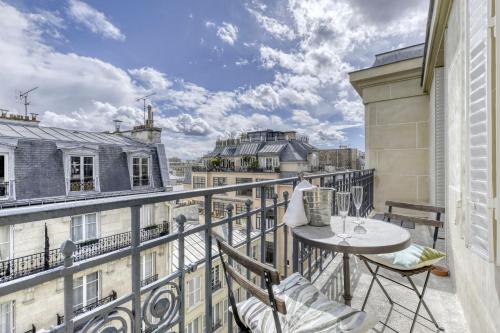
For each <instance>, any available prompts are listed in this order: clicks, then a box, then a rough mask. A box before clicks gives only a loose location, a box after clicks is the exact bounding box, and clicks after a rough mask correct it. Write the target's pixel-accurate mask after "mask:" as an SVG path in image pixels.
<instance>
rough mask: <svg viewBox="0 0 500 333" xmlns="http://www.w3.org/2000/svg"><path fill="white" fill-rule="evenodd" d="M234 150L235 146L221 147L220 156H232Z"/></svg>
mask: <svg viewBox="0 0 500 333" xmlns="http://www.w3.org/2000/svg"><path fill="white" fill-rule="evenodd" d="M235 151H236V146H226V147H224V149H222V151H221V153H220V156H233V155H234V152H235Z"/></svg>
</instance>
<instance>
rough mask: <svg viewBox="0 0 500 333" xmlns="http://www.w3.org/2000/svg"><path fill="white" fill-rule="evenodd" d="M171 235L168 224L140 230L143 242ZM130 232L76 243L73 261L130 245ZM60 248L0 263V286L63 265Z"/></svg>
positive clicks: (164, 223)
mask: <svg viewBox="0 0 500 333" xmlns="http://www.w3.org/2000/svg"><path fill="white" fill-rule="evenodd" d="M168 233H169V225H168V223H167V222H163V223H162V224H154V225H151V226H147V227H144V228H141V231H140V236H141V242H144V241H148V240H151V239H155V238H158V237H161V236H164V235H167V234H168ZM131 239H132V237H131V232H130V231H128V232H122V233H119V234H115V235H110V236H106V237H102V238H96V239H91V240H87V241H83V242H80V243H77V244H76V250H75V252H74V261H81V260H85V259H88V258H92V257H95V256H99V255H102V254H105V253H109V252H112V251H116V250H119V249H122V248H125V247H128V246H130V243H131ZM63 259H64V257H63V255H62V253H61V249H59V248H57V249H51V250H46V251H44V252H39V253H35V254H30V255H26V256H23V257H17V258H13V259H8V260H3V261H0V283H2V282H6V281H10V280H13V279H17V278H20V277H23V276H27V275H30V274H35V273H39V272H41V271H45V270H48V269H52V268H55V267H58V266H61V265H62V264H63Z"/></svg>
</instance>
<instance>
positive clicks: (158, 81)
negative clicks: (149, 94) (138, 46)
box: [128, 67, 172, 90]
mask: <svg viewBox="0 0 500 333" xmlns="http://www.w3.org/2000/svg"><path fill="white" fill-rule="evenodd" d="M128 72H129V73H130V75H132V76H133V77H134V78H136V79H137V80H139V81H141V82H142V83H145V84H146V85H147V86H148V87H149V88H150V89H153V90H155V89H159V90H163V89H166V88H168V87H170V86H171V85H172V82H170V81H169V80H168V79H167V78H166V76H165V74H164V73H161V72H159V71H157V70H156V69H154V68H151V67H142V68H136V69H129V70H128Z"/></svg>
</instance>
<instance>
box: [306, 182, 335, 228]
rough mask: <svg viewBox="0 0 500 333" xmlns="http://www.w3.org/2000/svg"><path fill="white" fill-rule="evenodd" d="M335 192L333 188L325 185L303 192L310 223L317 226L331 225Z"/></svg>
mask: <svg viewBox="0 0 500 333" xmlns="http://www.w3.org/2000/svg"><path fill="white" fill-rule="evenodd" d="M334 192H335V190H334V189H333V188H325V187H316V188H312V189H308V190H304V191H303V192H302V193H303V200H304V210H305V211H306V217H307V221H308V222H309V224H310V225H313V226H316V227H322V226H325V225H330V218H331V216H332V214H333V198H334Z"/></svg>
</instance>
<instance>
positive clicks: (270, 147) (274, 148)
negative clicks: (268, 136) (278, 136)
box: [259, 142, 287, 154]
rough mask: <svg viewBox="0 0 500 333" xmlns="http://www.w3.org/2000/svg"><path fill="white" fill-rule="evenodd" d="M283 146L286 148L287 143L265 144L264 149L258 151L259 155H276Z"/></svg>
mask: <svg viewBox="0 0 500 333" xmlns="http://www.w3.org/2000/svg"><path fill="white" fill-rule="evenodd" d="M285 146H287V143H274V142H273V143H266V144H265V145H264V147H262V148H261V149H260V150H259V154H269V153H270V154H278V153H280V152H281V151H282V150H283V148H285Z"/></svg>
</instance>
